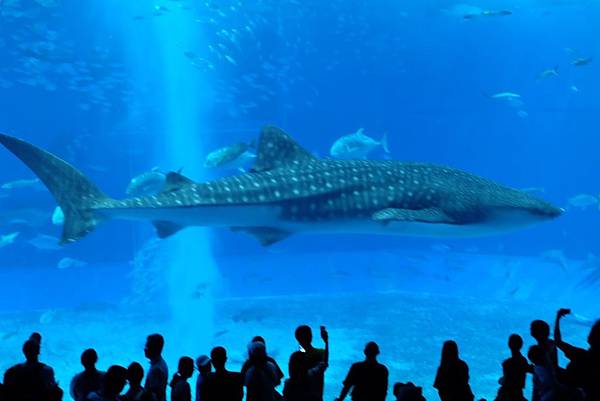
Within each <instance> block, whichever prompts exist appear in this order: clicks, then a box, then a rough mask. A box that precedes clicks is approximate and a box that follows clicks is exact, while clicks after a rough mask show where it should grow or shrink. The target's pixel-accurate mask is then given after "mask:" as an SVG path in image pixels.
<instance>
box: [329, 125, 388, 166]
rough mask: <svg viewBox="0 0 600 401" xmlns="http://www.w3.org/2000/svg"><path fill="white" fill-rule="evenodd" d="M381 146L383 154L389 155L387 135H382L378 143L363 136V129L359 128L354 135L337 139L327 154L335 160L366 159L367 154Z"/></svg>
mask: <svg viewBox="0 0 600 401" xmlns="http://www.w3.org/2000/svg"><path fill="white" fill-rule="evenodd" d="M379 146H381V147H382V148H383V151H384V152H385V153H390V150H389V149H388V142H387V134H383V137H382V138H381V140H380V141H376V140H375V139H373V138H371V137H369V136H367V135H365V134H364V129H363V128H360V129H359V130H358V131H356V132H355V133H354V134H350V135H344V136H342V137H340V138H338V139H337V140H336V141H335V142H334V143H333V145H332V146H331V149H330V150H329V154H330V155H331V156H333V157H335V158H336V159H347V160H348V159H366V158H367V156H368V154H369V153H371V152H372V151H373V150H375V149H376V148H377V147H379Z"/></svg>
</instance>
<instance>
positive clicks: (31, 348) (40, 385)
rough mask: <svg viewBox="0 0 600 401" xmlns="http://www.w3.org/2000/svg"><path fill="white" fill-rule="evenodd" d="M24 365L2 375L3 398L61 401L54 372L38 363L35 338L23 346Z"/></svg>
mask: <svg viewBox="0 0 600 401" xmlns="http://www.w3.org/2000/svg"><path fill="white" fill-rule="evenodd" d="M23 354H24V355H25V363H22V364H19V365H16V366H13V367H12V368H10V369H8V370H7V371H6V373H5V374H4V390H5V398H6V399H7V400H10V401H46V400H60V399H62V390H61V389H60V388H59V387H58V384H57V383H56V380H55V379H54V371H53V370H52V368H51V367H50V366H47V365H45V364H43V363H41V362H40V361H39V356H40V342H39V341H38V339H37V338H34V339H31V338H30V339H29V340H27V341H25V344H23Z"/></svg>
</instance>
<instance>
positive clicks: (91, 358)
mask: <svg viewBox="0 0 600 401" xmlns="http://www.w3.org/2000/svg"><path fill="white" fill-rule="evenodd" d="M96 362H98V354H97V353H96V350H94V349H93V348H90V349H86V350H85V351H83V353H82V354H81V365H83V369H84V370H83V372H81V373H79V374H77V375H75V377H73V380H71V386H70V393H71V397H72V398H73V399H74V400H75V401H83V400H85V399H86V398H87V396H88V394H90V393H91V392H92V391H98V390H100V388H101V387H102V378H103V377H104V372H100V371H99V370H98V369H96Z"/></svg>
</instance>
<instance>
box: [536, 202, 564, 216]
mask: <svg viewBox="0 0 600 401" xmlns="http://www.w3.org/2000/svg"><path fill="white" fill-rule="evenodd" d="M564 211H565V209H563V208H562V207H556V206H554V205H550V204H548V205H545V206H544V207H540V208H535V209H532V210H531V211H530V212H531V213H532V214H534V215H537V216H541V217H546V218H549V219H554V218H557V217H559V216H560V215H562V214H563V213H564Z"/></svg>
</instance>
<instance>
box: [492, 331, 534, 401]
mask: <svg viewBox="0 0 600 401" xmlns="http://www.w3.org/2000/svg"><path fill="white" fill-rule="evenodd" d="M508 348H510V352H511V357H510V358H508V359H507V360H505V361H504V362H502V373H503V376H502V379H500V384H501V387H500V390H498V397H496V401H526V398H525V397H524V396H523V390H524V389H525V381H526V378H527V373H529V372H531V373H533V368H532V367H531V366H530V365H529V363H528V362H527V359H525V357H524V356H523V354H521V348H523V338H521V336H519V335H518V334H512V335H511V336H510V337H509V339H508Z"/></svg>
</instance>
